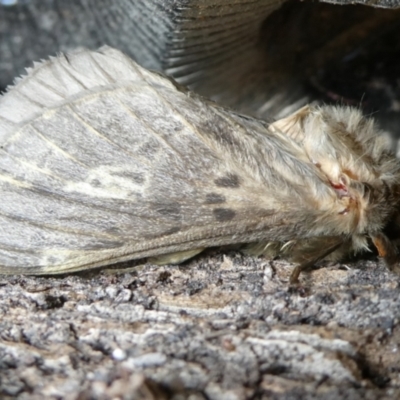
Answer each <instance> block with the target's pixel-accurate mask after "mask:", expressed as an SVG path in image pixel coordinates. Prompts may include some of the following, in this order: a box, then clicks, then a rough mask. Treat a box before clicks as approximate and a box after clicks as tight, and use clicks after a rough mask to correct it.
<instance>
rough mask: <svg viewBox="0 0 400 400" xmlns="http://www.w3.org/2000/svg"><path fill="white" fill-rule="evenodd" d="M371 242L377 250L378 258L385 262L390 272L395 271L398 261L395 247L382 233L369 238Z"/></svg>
mask: <svg viewBox="0 0 400 400" xmlns="http://www.w3.org/2000/svg"><path fill="white" fill-rule="evenodd" d="M371 240H372V242H373V243H374V245H375V247H376V249H377V250H378V254H379V256H380V257H382V258H383V259H384V260H385V263H386V265H387V267H388V268H389V269H390V270H391V271H395V269H397V268H396V267H397V260H398V254H397V249H396V246H395V245H394V244H393V243H392V242H391V241H390V240H389V238H388V237H387V236H386V235H384V234H383V233H382V232H380V233H378V234H376V235H374V236H371ZM396 272H400V271H396Z"/></svg>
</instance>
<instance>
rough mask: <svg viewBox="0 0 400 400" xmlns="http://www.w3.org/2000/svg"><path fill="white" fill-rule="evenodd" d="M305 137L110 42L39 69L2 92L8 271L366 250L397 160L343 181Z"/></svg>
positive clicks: (0, 175)
mask: <svg viewBox="0 0 400 400" xmlns="http://www.w3.org/2000/svg"><path fill="white" fill-rule="evenodd" d="M326 110H328V113H329V110H330V109H329V108H322V109H314V108H312V109H311V108H310V109H309V112H307V113H306V114H307V116H308V117H310V118H315V115H319V114H318V113H326V112H327V111H326ZM335 110H336V109H335ZM346 112H347V111H346ZM346 112H344V111H343V112H342V113H341V112H340V110H339V111H337V112H336V111H334V113H337V114H338V118H339V117H340V118H339V120H340V121H341V117H342V114H343V113H346ZM360 121H361V122H360V123H364V121H365V120H364V119H361V120H360ZM330 122H332V121H330ZM296 126H300V127H301V125H296ZM343 129H344V130H346V129H347V128H343ZM374 133H375V131H374ZM308 134H309V131H308V130H305V131H304V133H303V134H302V136H301V135H300V136H299V137H298V138H296V137H293V134H292V132H291V131H290V130H288V129H285V128H283V127H280V128H278V127H277V126H275V127H274V126H268V125H267V124H266V123H264V122H263V121H259V120H256V119H253V118H249V117H245V116H241V115H238V114H236V113H234V112H233V111H231V110H227V109H224V108H222V107H219V106H218V105H216V104H215V103H212V102H210V101H207V100H206V99H203V98H201V97H199V96H197V95H195V94H194V93H190V92H187V91H186V89H184V88H182V87H180V86H178V85H177V84H175V83H174V82H173V81H172V80H169V79H168V78H166V77H163V76H161V75H160V74H157V73H153V72H149V71H147V70H145V69H143V68H141V67H139V66H138V65H137V64H135V63H134V62H133V61H132V60H130V59H129V58H128V57H127V56H125V55H124V54H122V53H121V52H119V51H117V50H114V49H111V48H109V47H103V48H101V49H100V50H99V51H96V52H92V51H78V52H75V53H73V54H70V55H68V56H60V57H57V58H52V59H50V60H49V61H46V62H44V63H42V64H38V65H35V67H34V69H33V70H30V71H28V75H27V76H26V77H24V78H22V79H20V80H19V81H18V82H16V85H15V86H14V87H12V88H10V89H9V90H8V92H7V93H6V94H5V95H4V96H2V97H1V98H0V194H1V198H2V201H1V202H0V226H1V229H0V273H12V274H14V273H26V274H57V273H66V272H72V271H79V270H86V269H90V268H96V267H103V266H106V265H110V264H114V263H117V262H121V261H127V260H133V259H140V258H147V257H159V256H163V257H165V258H164V261H165V262H168V260H171V259H174V260H176V262H179V261H181V260H182V258H187V257H188V256H191V255H194V254H195V253H196V252H199V251H201V249H203V248H206V247H211V246H221V245H227V244H235V243H239V244H240V243H260V242H262V243H264V242H265V243H269V242H277V243H282V244H285V243H289V242H293V243H305V242H303V241H311V242H312V243H314V242H315V241H317V242H318V243H320V242H319V241H320V240H324V238H327V239H328V240H329V241H330V242H333V243H334V244H333V245H332V248H331V251H333V250H334V249H335V248H337V247H338V246H340V245H342V244H343V243H347V244H348V247H349V248H351V249H352V250H357V249H360V248H363V247H365V246H366V237H367V236H368V235H373V234H375V233H380V232H381V230H382V229H383V227H384V226H385V224H386V223H387V221H388V220H389V219H390V217H391V215H392V214H393V213H395V210H397V208H396V207H397V202H396V201H395V200H394V197H395V194H396V193H397V192H396V190H397V186H396V184H397V182H398V181H399V179H398V177H399V173H398V170H399V165H398V162H397V161H396V160H395V158H394V157H393V156H391V155H389V154H387V152H386V147H385V146H380V149H379V150H378V151H375V150H374V148H373V146H372V147H371V146H370V147H369V148H368V149H369V151H370V153H371V154H367V156H368V157H370V158H371V160H372V164H373V165H372V166H371V167H369V166H368V167H365V168H366V171H367V172H365V173H366V174H367V175H368V174H372V175H371V176H370V175H368V180H367V181H365V182H364V181H360V180H359V179H358V176H353V175H349V180H348V181H346V182H344V183H343V187H340V188H338V187H337V186H336V181H335V180H332V176H331V173H330V172H329V169H326V168H325V167H321V165H322V164H321V163H320V162H319V161H318V159H316V160H315V159H314V158H313V157H314V155H313V154H314V153H312V152H311V153H310V151H309V150H308V147H307V144H306V143H305V141H304V140H305V139H304V138H307V137H308ZM352 134H353V133H349V134H348V136H351V135H352ZM356 135H357V133H356ZM299 138H300V139H299ZM339 143H342V142H340V141H339ZM343 143H344V144H343V146H342V147H340V150H342V148H343V149H344V150H345V149H346V143H347V142H346V141H344V142H343ZM334 145H335V143H334V144H333V146H334ZM326 148H327V149H330V147H329V146H327V147H326ZM343 157H344V158H345V155H343V156H342V158H343ZM342 158H341V159H340V160H342ZM368 160H369V158H368ZM364 161H365V164H366V165H367V158H365V160H364V159H363V162H364ZM340 163H342V161H340ZM340 163H339V164H340ZM340 165H341V164H340ZM357 165H358V164H357ZM363 168H364V164H363ZM363 171H364V170H363ZM371 171H372V172H371ZM363 176H364V175H363ZM389 176H390V178H389ZM364 183H365V184H364ZM367 184H368V185H369V186H368V190H369V192H368V193H367V189H366V188H367V186H366V185H367ZM383 186H384V187H387V191H386V192H385V193H386V194H385V195H384V196H383V195H382V196H381V197H379V196H378V195H377V193H378V192H379V190H380V189H381V187H383ZM300 247H301V246H300ZM317 247H318V246H317ZM324 251H325V249H324ZM177 253H180V254H181V256H179V254H177ZM169 254H174V256H173V257H172V256H168V255H169ZM322 256H323V254H322V253H321V252H319V253H318V254H316V256H315V257H314V256H313V257H314V259H319V258H321V257H322ZM304 265H305V264H304Z"/></svg>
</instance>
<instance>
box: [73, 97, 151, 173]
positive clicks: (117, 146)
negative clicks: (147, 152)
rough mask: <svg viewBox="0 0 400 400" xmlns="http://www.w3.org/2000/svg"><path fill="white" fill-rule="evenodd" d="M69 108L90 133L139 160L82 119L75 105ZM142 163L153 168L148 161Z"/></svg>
mask: <svg viewBox="0 0 400 400" xmlns="http://www.w3.org/2000/svg"><path fill="white" fill-rule="evenodd" d="M67 108H68V109H69V110H70V111H71V112H72V114H73V116H74V118H75V119H76V120H77V121H79V122H81V123H82V124H83V125H84V126H85V127H86V128H87V129H88V130H89V131H91V132H92V133H93V134H94V135H96V136H98V137H99V138H101V139H103V140H105V141H106V142H107V143H109V144H111V145H112V146H114V147H116V148H117V149H118V150H122V151H123V152H124V153H125V154H126V155H127V156H129V157H132V158H134V159H135V160H137V156H136V155H135V154H133V153H131V152H130V151H129V150H127V149H125V148H124V147H122V146H121V145H119V144H118V143H115V142H114V141H112V140H111V139H110V138H108V137H107V136H104V135H103V134H102V133H101V132H99V131H98V130H97V129H96V128H95V127H93V126H92V125H90V123H88V122H86V120H85V119H84V118H82V117H81V115H80V114H79V112H78V111H77V110H75V108H74V105H70V104H68V105H67ZM140 161H141V162H142V161H144V163H146V164H147V165H149V166H150V167H151V166H153V164H151V163H150V162H149V161H148V160H146V159H144V160H140Z"/></svg>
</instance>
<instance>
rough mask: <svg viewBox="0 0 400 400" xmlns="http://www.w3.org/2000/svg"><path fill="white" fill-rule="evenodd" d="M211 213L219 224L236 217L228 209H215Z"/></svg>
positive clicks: (233, 212)
mask: <svg viewBox="0 0 400 400" xmlns="http://www.w3.org/2000/svg"><path fill="white" fill-rule="evenodd" d="M213 213H214V215H215V218H216V219H217V221H220V222H224V221H230V220H231V219H233V218H234V217H235V215H236V213H235V211H233V210H231V209H230V208H215V209H214V210H213Z"/></svg>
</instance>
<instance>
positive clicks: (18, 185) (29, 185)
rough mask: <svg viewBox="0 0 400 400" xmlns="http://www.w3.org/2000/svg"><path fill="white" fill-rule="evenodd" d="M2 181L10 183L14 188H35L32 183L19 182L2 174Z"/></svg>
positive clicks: (0, 177) (0, 176)
mask: <svg viewBox="0 0 400 400" xmlns="http://www.w3.org/2000/svg"><path fill="white" fill-rule="evenodd" d="M0 181H3V182H7V183H10V184H11V185H13V186H16V187H21V188H24V189H31V188H33V185H31V184H30V183H28V182H22V181H19V180H17V179H14V178H12V177H11V176H9V175H2V174H0Z"/></svg>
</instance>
